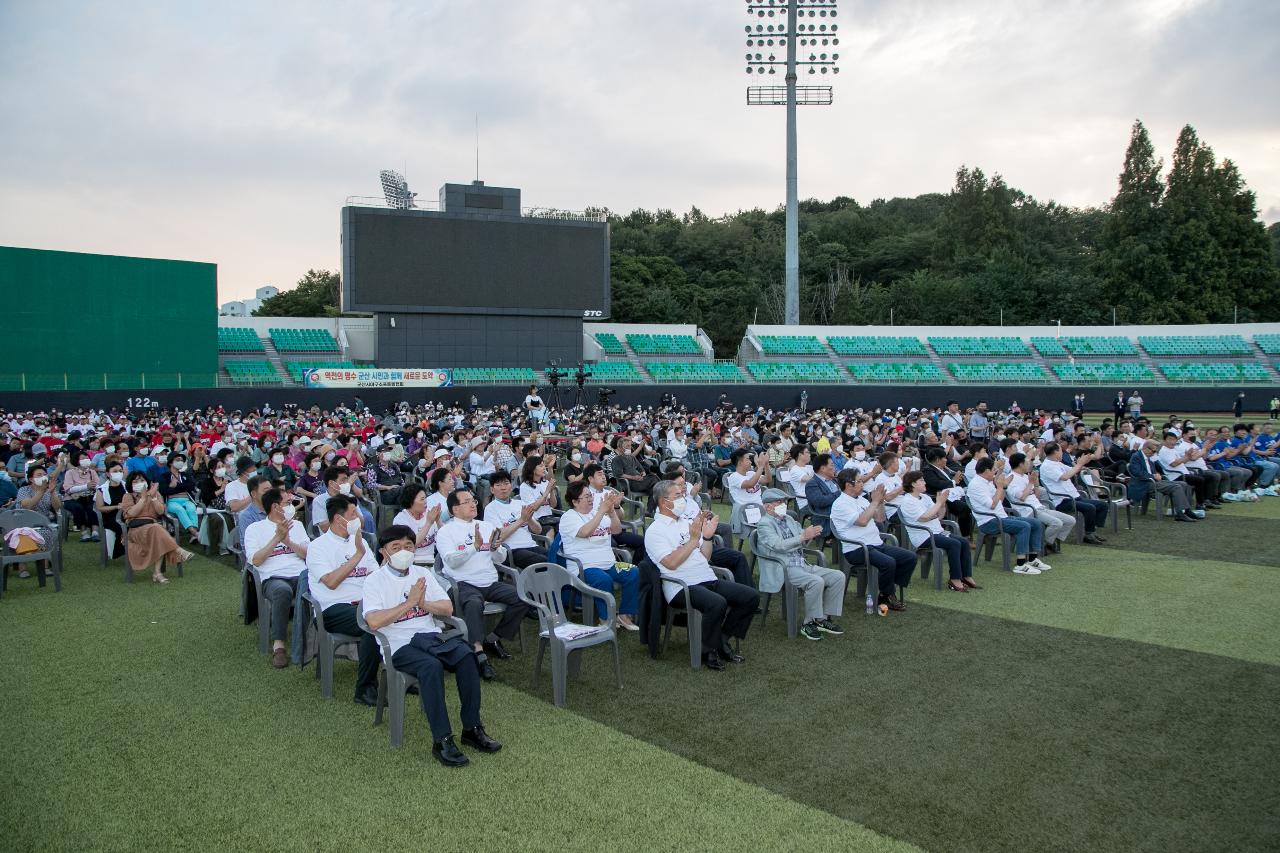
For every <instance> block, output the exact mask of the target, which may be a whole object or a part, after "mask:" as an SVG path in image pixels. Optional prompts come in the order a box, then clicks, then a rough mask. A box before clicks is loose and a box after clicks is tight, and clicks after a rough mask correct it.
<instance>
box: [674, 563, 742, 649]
mask: <svg viewBox="0 0 1280 853" xmlns="http://www.w3.org/2000/svg"><path fill="white" fill-rule="evenodd" d="M658 571H662V569H661V568H659V569H658ZM711 571H713V572H715V575H716V577H718V578H720V579H721V580H726V581H732V580H733V573H732V572H730V571H729V570H728V569H722V568H720V567H719V566H712V567H711ZM662 582H663V583H669V584H675V585H676V586H678V587H679V588H680V589H679V591H678V592H677V593H676V595H675V597H674V598H672V599H671V600H670V601H668V602H667V603H666V619H665V625H664V626H663V632H662V647H661V648H660V649H659V650H658V651H659V653H662V652H665V651H666V650H667V641H668V640H670V639H671V626H672V625H674V624H675V618H676V612H677V611H679V612H680V613H682V614H684V617H685V627H686V628H687V629H688V632H689V666H691V667H692V668H693V669H700V668H701V667H702V614H701V613H699V612H698V611H697V610H695V609H693V607H692V606H690V603H689V585H688V584H687V583H685V582H684V581H682V580H680V578H676V577H671V576H669V575H667V574H663V575H662ZM663 598H666V596H665V595H664V596H663ZM677 602H683V603H682V604H678V605H677Z"/></svg>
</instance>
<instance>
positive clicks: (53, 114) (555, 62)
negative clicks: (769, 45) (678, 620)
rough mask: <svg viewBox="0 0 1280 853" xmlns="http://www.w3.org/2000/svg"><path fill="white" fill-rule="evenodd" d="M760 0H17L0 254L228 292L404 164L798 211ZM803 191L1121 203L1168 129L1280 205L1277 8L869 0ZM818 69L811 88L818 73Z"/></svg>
mask: <svg viewBox="0 0 1280 853" xmlns="http://www.w3.org/2000/svg"><path fill="white" fill-rule="evenodd" d="M745 6H746V4H745V2H743V0H540V2H538V1H537V0H508V1H507V2H500V0H493V2H485V1H484V0H451V2H444V0H409V1H408V2H396V3H392V2H377V0H362V1H361V2H356V3H352V2H344V3H337V2H328V0H305V2H304V1H303V0H299V2H285V1H284V0H259V2H213V3H192V2H178V0H168V2H144V0H130V2H127V3H120V2H112V3H107V2H91V3H86V2H81V3H74V2H58V0H39V2H35V0H30V2H26V1H25V0H0V104H3V117H4V120H3V124H0V126H2V127H3V128H4V133H3V139H2V140H0V244H5V245H17V246H33V247H38V248H50V249H68V250H74V251H89V252H104V253H110V254H123V255H142V256H151V257H166V258H183V259H191V260H201V261H213V262H215V263H217V264H218V284H219V295H220V298H221V299H222V300H228V299H235V298H242V297H244V296H251V295H252V292H253V290H254V288H255V287H258V286H260V285H263V284H273V285H277V286H281V287H287V286H291V285H292V284H293V283H294V282H295V281H296V280H297V279H298V278H299V277H300V276H301V274H302V273H303V272H305V271H306V270H307V269H308V268H311V267H315V268H328V269H338V268H339V267H340V247H339V210H340V208H341V206H342V203H343V200H344V199H345V198H346V197H347V196H350V195H377V194H378V193H379V186H378V171H379V170H380V169H385V168H394V169H398V170H401V171H404V172H405V173H406V174H407V176H408V180H409V184H410V186H411V188H412V189H414V190H415V191H416V192H418V193H419V194H420V196H421V197H422V198H425V199H434V198H435V197H436V193H437V191H438V189H439V186H440V184H442V183H444V182H445V181H453V182H457V181H469V180H471V179H472V178H474V177H475V151H474V121H475V115H476V114H477V113H478V114H479V117H480V149H481V150H480V176H481V178H482V179H484V180H485V181H486V182H487V183H490V184H496V185H501V186H516V187H520V188H521V189H522V190H523V203H524V204H525V205H526V206H530V205H538V206H555V207H563V208H570V209H582V208H585V207H588V206H606V207H608V208H610V209H611V210H614V211H618V212H625V211H628V210H631V209H634V208H636V207H645V208H650V209H652V208H657V207H665V208H670V209H673V210H675V211H677V212H684V211H687V210H688V209H689V208H690V207H691V206H693V205H697V206H698V207H699V208H700V209H701V210H703V211H704V212H706V213H708V214H711V215H718V214H722V213H726V212H732V211H735V210H738V209H741V208H750V207H765V208H773V207H775V206H777V205H778V204H779V203H781V201H782V198H783V191H784V186H783V176H784V159H783V155H784V146H783V143H784V138H783V129H784V111H783V110H782V108H780V107H748V106H746V104H745V89H746V86H747V85H748V78H747V75H746V74H745V73H744V67H745V66H744V62H743V57H744V55H745V53H746V46H745V43H744V32H743V30H744V27H745V26H746V24H747V22H748V19H747V15H746V11H745ZM839 8H840V14H839V18H838V19H837V20H838V22H839V25H840V30H841V37H842V38H841V45H840V47H839V52H840V55H841V58H840V65H841V73H840V75H839V77H838V78H837V80H836V84H835V86H836V88H835V104H834V105H833V106H830V107H813V108H802V109H801V112H800V195H801V197H802V198H806V197H815V198H823V199H826V198H830V197H832V196H835V195H846V196H852V197H853V198H856V199H857V200H858V201H859V202H862V203H868V202H870V201H872V200H873V199H875V198H881V197H893V196H913V195H917V194H920V193H924V192H945V191H946V190H948V189H949V188H950V187H951V184H952V179H953V176H954V173H955V170H956V168H957V167H959V166H960V165H961V164H967V165H970V166H980V167H981V168H983V169H984V170H986V171H987V172H989V173H992V172H1000V173H1002V174H1003V175H1004V176H1005V179H1006V180H1007V181H1008V182H1009V183H1010V184H1012V185H1013V186H1016V187H1018V188H1020V189H1022V190H1024V191H1026V192H1028V193H1030V194H1032V195H1034V196H1036V197H1037V198H1041V199H1055V200H1057V201H1059V202H1063V203H1066V204H1071V205H1082V206H1084V205H1099V204H1104V203H1106V202H1107V200H1108V199H1109V198H1110V197H1111V196H1112V195H1113V194H1114V192H1115V185H1116V177H1117V175H1118V173H1119V171H1120V167H1121V163H1122V159H1123V155H1124V147H1125V144H1126V142H1127V140H1128V134H1129V128H1130V125H1131V124H1132V122H1133V120H1134V119H1135V118H1141V119H1142V120H1143V121H1144V122H1145V123H1146V124H1147V127H1148V128H1149V129H1150V130H1151V133H1152V136H1153V138H1154V142H1155V145H1156V149H1157V151H1158V152H1159V154H1160V155H1161V156H1162V157H1164V158H1165V160H1166V163H1167V161H1168V159H1169V157H1170V153H1171V151H1172V148H1173V143H1174V139H1175V137H1176V135H1177V132H1178V129H1179V128H1180V127H1181V126H1182V125H1183V124H1185V123H1188V122H1189V123H1191V124H1193V125H1194V126H1195V127H1196V128H1197V130H1198V131H1199V133H1200V136H1201V138H1202V139H1203V140H1205V141H1207V142H1208V143H1209V144H1210V145H1212V146H1213V148H1214V150H1215V152H1216V153H1217V155H1218V157H1219V158H1223V157H1230V158H1232V159H1234V160H1235V161H1236V163H1237V164H1238V165H1239V166H1240V168H1241V170H1242V172H1243V174H1244V176H1245V179H1246V180H1247V181H1248V183H1249V185H1250V187H1251V188H1252V189H1253V190H1254V191H1255V192H1256V193H1257V195H1258V207H1259V211H1260V212H1261V214H1262V216H1263V218H1264V219H1266V220H1267V221H1268V222H1273V221H1276V220H1280V97H1278V96H1277V94H1276V92H1277V86H1276V84H1277V82H1278V80H1280V66H1278V57H1280V50H1278V48H1277V46H1278V45H1280V2H1278V0H1234V1H1233V0H1218V2H1213V0H1078V2H1071V1H1070V0H1066V2H1064V0H1044V1H1043V2H1042V0H1009V2H1001V0H962V2H961V1H960V0H958V1H957V2H950V0H929V2H912V0H840V7H839ZM802 82H803V81H802Z"/></svg>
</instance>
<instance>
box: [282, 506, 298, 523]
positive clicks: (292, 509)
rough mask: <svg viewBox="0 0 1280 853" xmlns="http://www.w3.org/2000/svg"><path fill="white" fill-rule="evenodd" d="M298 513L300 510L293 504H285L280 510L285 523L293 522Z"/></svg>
mask: <svg viewBox="0 0 1280 853" xmlns="http://www.w3.org/2000/svg"><path fill="white" fill-rule="evenodd" d="M297 512H298V508H297V507H296V506H294V505H293V504H285V505H284V506H283V507H281V508H280V514H281V515H283V516H284V520H285V521H293V517H294V515H296V514H297Z"/></svg>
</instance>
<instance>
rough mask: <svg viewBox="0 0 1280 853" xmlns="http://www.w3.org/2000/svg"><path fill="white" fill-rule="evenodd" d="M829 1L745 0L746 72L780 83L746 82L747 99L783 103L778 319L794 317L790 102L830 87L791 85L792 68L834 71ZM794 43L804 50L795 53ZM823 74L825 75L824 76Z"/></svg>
mask: <svg viewBox="0 0 1280 853" xmlns="http://www.w3.org/2000/svg"><path fill="white" fill-rule="evenodd" d="M837 11H838V10H837V9H836V2H835V0H747V16H748V17H749V18H750V19H751V20H752V23H751V24H748V25H747V28H746V34H747V50H748V53H747V57H746V58H747V74H748V75H766V74H769V75H776V74H777V73H778V70H779V69H782V70H783V71H784V72H785V74H786V76H785V78H784V79H785V81H786V86H748V87H747V104H749V105H751V106H785V107H786V108H787V224H786V263H785V270H786V286H785V308H784V310H783V322H784V323H786V324H787V325H790V326H794V325H798V324H799V322H800V202H799V198H798V194H797V179H796V171H797V163H796V160H797V158H796V107H797V106H828V105H830V104H831V87H830V86H797V85H796V80H797V72H798V70H799V69H800V68H801V67H804V68H806V69H808V72H809V75H810V76H812V77H823V76H825V75H830V77H834V76H835V75H837V74H839V73H840V66H839V65H838V64H837V63H838V62H839V61H840V54H839V53H838V52H837V50H836V49H837V48H838V47H839V46H840V35H839V33H840V25H839V24H838V23H836V20H835V19H836V13H837ZM799 48H805V49H807V50H808V55H807V57H803V58H801V57H798V56H797V52H798V49H799ZM828 79H829V78H828Z"/></svg>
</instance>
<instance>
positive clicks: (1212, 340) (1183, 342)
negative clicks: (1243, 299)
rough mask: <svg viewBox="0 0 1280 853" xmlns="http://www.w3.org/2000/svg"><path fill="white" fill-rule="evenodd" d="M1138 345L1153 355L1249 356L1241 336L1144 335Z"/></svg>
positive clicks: (1247, 348)
mask: <svg viewBox="0 0 1280 853" xmlns="http://www.w3.org/2000/svg"><path fill="white" fill-rule="evenodd" d="M1138 343H1140V344H1142V348H1143V349H1144V350H1146V351H1147V352H1148V353H1150V354H1151V355H1157V356H1161V355H1173V356H1178V355H1248V354H1249V345H1248V344H1247V343H1245V340H1244V338H1242V337H1240V336H1239V335H1177V336H1175V335H1142V336H1139V338H1138Z"/></svg>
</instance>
